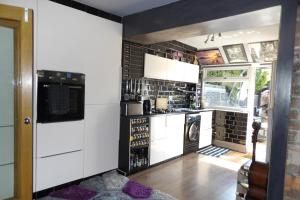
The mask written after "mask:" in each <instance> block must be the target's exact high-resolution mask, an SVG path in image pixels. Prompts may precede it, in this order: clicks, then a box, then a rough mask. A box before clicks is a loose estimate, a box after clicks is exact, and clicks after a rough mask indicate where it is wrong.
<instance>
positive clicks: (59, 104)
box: [37, 70, 85, 123]
mask: <svg viewBox="0 0 300 200" xmlns="http://www.w3.org/2000/svg"><path fill="white" fill-rule="evenodd" d="M37 74H38V88H37V122H38V123H51V122H63V121H75V120H82V119H84V91H85V75H84V74H81V73H71V72H58V71H46V70H41V71H38V73H37Z"/></svg>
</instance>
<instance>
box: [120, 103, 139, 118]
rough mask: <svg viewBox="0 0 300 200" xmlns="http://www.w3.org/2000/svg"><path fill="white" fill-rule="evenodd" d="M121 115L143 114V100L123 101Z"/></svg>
mask: <svg viewBox="0 0 300 200" xmlns="http://www.w3.org/2000/svg"><path fill="white" fill-rule="evenodd" d="M121 115H122V116H132V115H143V103H142V102H121Z"/></svg>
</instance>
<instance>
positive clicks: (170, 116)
mask: <svg viewBox="0 0 300 200" xmlns="http://www.w3.org/2000/svg"><path fill="white" fill-rule="evenodd" d="M245 35H246V36H247V38H245ZM213 37H214V38H213ZM276 40H278V25H273V26H266V27H257V28H252V29H244V30H237V31H231V32H224V33H217V34H208V35H203V36H198V37H194V38H187V39H181V40H179V41H175V40H174V41H168V42H161V43H156V44H146V45H142V44H139V43H134V42H130V41H126V40H124V41H123V55H122V56H123V60H122V63H123V64H122V65H123V72H122V75H123V80H122V102H121V118H120V120H121V126H120V143H119V145H120V146H119V170H120V171H121V172H122V173H124V174H126V175H132V174H136V173H137V172H141V173H140V174H141V175H133V177H136V176H138V177H142V176H143V175H142V174H144V173H147V172H144V171H145V170H146V169H148V168H153V167H155V166H159V165H161V164H162V165H164V163H168V162H170V161H172V160H174V159H177V158H180V157H182V156H185V155H188V154H190V153H196V152H198V153H200V154H201V152H202V155H205V156H212V157H217V158H219V157H220V156H221V157H222V155H225V156H229V155H230V154H227V153H228V152H240V153H241V154H240V155H242V156H243V155H244V156H245V157H246V158H248V159H249V158H251V151H252V143H251V136H252V130H253V129H252V127H251V125H252V121H253V120H254V118H255V120H260V117H256V116H255V114H254V113H253V110H256V109H260V110H261V107H260V103H259V102H260V101H259V102H255V98H254V94H256V93H255V92H254V90H255V89H256V88H257V87H258V85H257V83H255V79H258V78H259V77H258V71H260V70H262V69H264V68H266V69H271V71H272V66H273V64H274V63H273V62H274V61H276V56H275V57H273V56H274V55H276V54H277V50H276ZM265 41H266V43H268V42H270V43H271V44H273V41H275V42H274V45H275V46H274V45H271V46H272V47H270V48H271V49H273V50H270V51H273V53H271V54H269V55H268V56H269V58H265V57H261V58H260V59H261V60H259V61H255V57H253V54H251V53H250V51H251V50H253V48H252V46H251V45H253V43H254V44H257V43H263V44H264V42H265ZM192 44H194V46H197V45H198V48H195V47H194V46H192ZM234 44H243V46H242V47H243V48H245V50H242V51H245V55H244V56H245V57H246V60H244V61H237V62H234V61H233V62H231V61H230V60H229V59H230V57H228V55H226V53H225V47H227V46H230V45H232V46H234ZM222 46H223V47H222ZM237 46H239V45H237ZM201 47H202V49H203V50H202V49H201ZM273 47H275V50H274V48H273ZM214 49H217V50H219V52H218V54H217V55H220V54H221V56H218V60H217V62H215V61H214V62H213V63H210V64H207V63H206V64H203V63H200V62H201V59H200V57H199V55H198V54H199V52H201V51H204V52H205V51H210V50H214ZM220 52H221V53H220ZM269 53H270V52H269ZM197 55H198V57H197ZM258 55H260V54H259V53H258ZM220 59H221V61H220ZM243 59H244V58H243ZM224 60H226V61H224ZM202 61H203V60H202ZM257 70H258V71H257ZM223 71H225V72H223ZM245 71H246V72H245ZM214 73H221V75H222V76H221V77H220V76H219V75H218V76H217V77H212V78H211V77H209V76H210V74H211V75H213V74H214ZM226 73H227V74H226ZM230 73H232V74H230ZM235 73H238V74H235ZM243 74H247V75H243ZM271 75H272V74H271V73H270V74H269V75H268V77H269V79H268V81H265V82H266V83H264V84H265V85H264V87H267V85H268V84H269V85H268V87H270V79H272V78H271ZM234 76H237V77H234ZM224 79H227V80H226V81H225V83H230V81H235V82H240V83H245V82H247V84H244V86H242V85H241V86H240V87H239V89H240V90H239V92H238V93H239V94H240V95H239V99H238V103H235V104H234V103H233V104H234V106H233V104H232V105H229V104H225V103H226V100H225V101H219V102H218V101H216V99H218V97H216V96H214V97H210V96H209V95H210V93H212V91H215V92H214V93H212V94H214V95H215V94H217V93H218V92H219V93H222V94H223V92H220V91H221V90H223V89H222V88H224V86H225V85H226V84H223V85H224V86H222V85H221V84H220V85H219V86H215V85H212V84H211V83H215V82H220V83H222V82H224ZM273 81H274V80H273ZM256 82H257V81H256ZM216 85H217V84H216ZM227 85H228V84H227ZM249 85H250V87H248V86H249ZM246 86H247V87H246ZM212 87H213V89H212ZM245 87H246V89H245ZM218 88H219V89H218ZM216 91H217V92H216ZM245 91H247V92H246V93H245ZM230 93H231V91H229V92H228V93H227V95H228V96H230ZM243 93H244V95H243ZM245 94H246V96H245ZM243 96H244V97H243ZM256 101H257V100H256ZM216 102H217V103H219V105H218V104H216ZM221 103H223V104H221ZM268 105H269V104H268ZM268 131H270V130H265V132H264V134H265V136H266V137H265V138H264V139H263V140H262V141H260V142H259V143H258V145H259V149H258V150H257V154H258V156H257V159H258V160H260V161H262V162H265V161H266V160H267V159H268V158H267V157H268V150H267V146H268V138H269V137H270V136H269V135H268V134H266V132H268ZM260 134H261V133H260ZM267 137H268V138H267ZM230 156H231V155H230ZM223 157H224V156H223ZM233 157H234V156H233ZM238 157H239V156H237V158H238ZM174 162H175V161H174ZM229 165H230V164H228V166H229ZM153 170H154V169H153ZM153 170H152V171H153ZM144 176H145V175H144ZM147 176H151V175H147ZM145 182H147V181H145Z"/></svg>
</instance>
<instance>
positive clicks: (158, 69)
mask: <svg viewBox="0 0 300 200" xmlns="http://www.w3.org/2000/svg"><path fill="white" fill-rule="evenodd" d="M169 65H170V62H169V59H166V58H161V57H158V56H154V55H151V54H145V64H144V77H146V78H154V79H167V71H168V66H169Z"/></svg>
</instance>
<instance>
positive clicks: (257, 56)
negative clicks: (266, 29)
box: [248, 40, 278, 62]
mask: <svg viewBox="0 0 300 200" xmlns="http://www.w3.org/2000/svg"><path fill="white" fill-rule="evenodd" d="M248 46H249V49H250V53H251V57H252V60H253V62H273V61H275V60H277V53H278V51H277V50H278V41H277V40H276V41H267V42H257V43H250V44H248Z"/></svg>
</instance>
